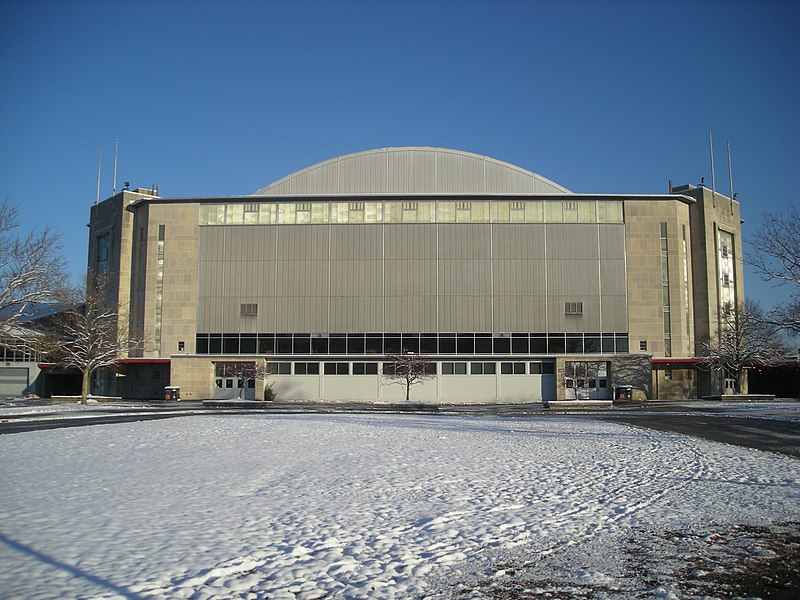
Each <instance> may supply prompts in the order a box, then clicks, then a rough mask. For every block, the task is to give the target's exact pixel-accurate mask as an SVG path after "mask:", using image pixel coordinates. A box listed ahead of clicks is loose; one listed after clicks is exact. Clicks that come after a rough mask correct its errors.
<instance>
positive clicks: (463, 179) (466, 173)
mask: <svg viewBox="0 0 800 600" xmlns="http://www.w3.org/2000/svg"><path fill="white" fill-rule="evenodd" d="M437 159H438V164H437V168H436V171H437V173H436V177H437V183H436V187H437V190H438V192H439V193H440V194H459V193H469V192H473V193H483V191H484V175H483V167H484V165H483V157H480V156H472V155H467V154H462V153H456V152H448V151H446V150H440V151H439V153H438V156H437Z"/></svg>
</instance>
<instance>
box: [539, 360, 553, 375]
mask: <svg viewBox="0 0 800 600" xmlns="http://www.w3.org/2000/svg"><path fill="white" fill-rule="evenodd" d="M555 373H556V364H555V363H554V362H552V361H550V362H543V363H542V375H555Z"/></svg>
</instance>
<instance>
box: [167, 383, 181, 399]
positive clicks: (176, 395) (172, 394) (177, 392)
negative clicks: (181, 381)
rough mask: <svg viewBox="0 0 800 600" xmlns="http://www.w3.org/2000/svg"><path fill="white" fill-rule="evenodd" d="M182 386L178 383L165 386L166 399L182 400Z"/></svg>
mask: <svg viewBox="0 0 800 600" xmlns="http://www.w3.org/2000/svg"><path fill="white" fill-rule="evenodd" d="M180 399H181V388H180V387H178V386H176V385H168V386H167V387H165V388H164V400H180Z"/></svg>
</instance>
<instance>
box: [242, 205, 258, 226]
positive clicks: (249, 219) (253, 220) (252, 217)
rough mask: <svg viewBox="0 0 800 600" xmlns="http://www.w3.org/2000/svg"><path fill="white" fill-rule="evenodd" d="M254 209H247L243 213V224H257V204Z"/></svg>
mask: <svg viewBox="0 0 800 600" xmlns="http://www.w3.org/2000/svg"><path fill="white" fill-rule="evenodd" d="M255 206H256V210H255V211H250V210H247V211H245V213H244V224H245V225H257V224H258V204H256V205H255Z"/></svg>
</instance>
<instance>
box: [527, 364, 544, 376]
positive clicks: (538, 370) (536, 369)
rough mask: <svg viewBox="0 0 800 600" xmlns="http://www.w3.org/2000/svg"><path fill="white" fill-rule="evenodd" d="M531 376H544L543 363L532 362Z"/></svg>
mask: <svg viewBox="0 0 800 600" xmlns="http://www.w3.org/2000/svg"><path fill="white" fill-rule="evenodd" d="M529 367H530V373H531V375H541V374H542V363H539V362H532V363H530V365H529Z"/></svg>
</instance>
